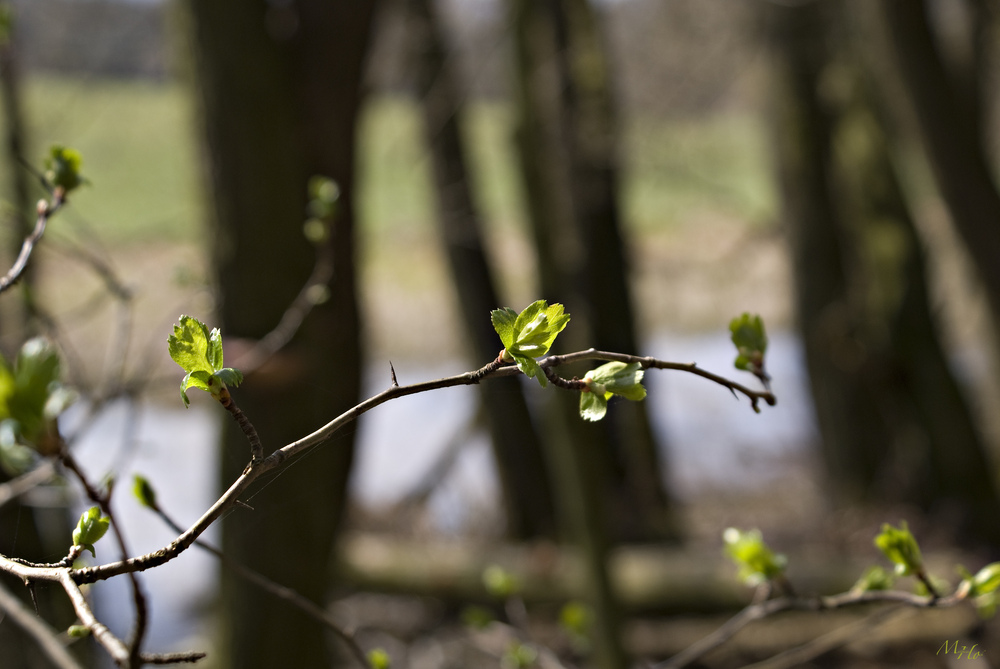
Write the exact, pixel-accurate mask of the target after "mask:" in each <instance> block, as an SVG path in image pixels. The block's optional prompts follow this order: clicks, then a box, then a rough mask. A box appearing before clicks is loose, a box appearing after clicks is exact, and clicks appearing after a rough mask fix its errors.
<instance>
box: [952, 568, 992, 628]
mask: <svg viewBox="0 0 1000 669" xmlns="http://www.w3.org/2000/svg"><path fill="white" fill-rule="evenodd" d="M959 573H960V574H961V575H962V577H963V578H962V583H961V584H960V585H959V588H958V589H959V592H964V593H965V595H966V597H968V598H969V599H971V600H972V601H973V603H974V604H975V606H976V610H977V611H978V612H979V615H980V616H982V617H983V618H991V617H993V615H994V614H995V613H996V610H997V606H998V605H1000V592H998V590H1000V562H991V563H990V564H988V565H986V566H985V567H983V568H982V569H980V570H979V571H978V572H976V575H975V576H973V575H972V574H970V573H969V572H968V571H966V569H965V568H964V567H959Z"/></svg>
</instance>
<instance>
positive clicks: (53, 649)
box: [0, 470, 83, 669]
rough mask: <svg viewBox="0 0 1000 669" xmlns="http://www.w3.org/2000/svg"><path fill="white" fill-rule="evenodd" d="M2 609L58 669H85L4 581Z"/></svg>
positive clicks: (0, 589)
mask: <svg viewBox="0 0 1000 669" xmlns="http://www.w3.org/2000/svg"><path fill="white" fill-rule="evenodd" d="M36 471H37V470H36ZM0 610H2V611H3V612H4V613H5V614H6V617H8V618H10V619H11V620H12V621H14V623H15V624H17V625H18V626H20V627H21V629H23V630H24V631H25V632H27V633H28V634H29V635H31V637H32V638H34V639H35V641H37V642H38V646H39V647H40V648H41V649H42V652H44V653H45V655H46V657H48V658H49V660H50V661H51V662H52V664H53V665H54V666H56V667H58V669H83V668H82V665H80V664H79V663H77V661H76V660H75V659H73V656H72V655H70V654H69V651H67V650H66V647H65V646H64V645H63V644H62V643H60V641H59V637H58V635H59V633H58V632H57V631H56V630H54V629H52V628H51V627H49V626H48V625H47V624H46V623H45V621H44V620H42V619H41V618H40V617H38V615H36V614H35V613H33V612H32V611H29V610H28V609H27V608H26V607H25V606H24V604H22V603H21V601H20V600H19V599H18V598H17V597H15V596H14V593H12V592H11V591H10V590H8V589H7V586H5V585H4V584H3V583H0Z"/></svg>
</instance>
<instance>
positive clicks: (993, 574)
mask: <svg viewBox="0 0 1000 669" xmlns="http://www.w3.org/2000/svg"><path fill="white" fill-rule="evenodd" d="M972 586H973V592H974V593H975V595H976V596H977V597H978V596H979V595H985V594H988V593H991V592H996V591H997V589H998V588H1000V562H991V563H990V564H988V565H986V566H985V567H983V568H982V569H980V570H979V571H978V572H976V575H975V576H973V577H972Z"/></svg>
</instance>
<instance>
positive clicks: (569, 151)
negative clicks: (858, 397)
mask: <svg viewBox="0 0 1000 669" xmlns="http://www.w3.org/2000/svg"><path fill="white" fill-rule="evenodd" d="M511 7H512V10H511V16H512V25H514V35H515V72H516V77H515V79H516V82H515V85H516V93H515V96H516V100H517V102H516V104H517V107H518V116H519V121H518V124H519V125H518V129H517V148H518V156H519V161H520V165H521V172H522V181H523V184H524V189H525V195H526V197H525V200H526V205H527V212H528V218H529V221H530V224H531V229H532V232H533V235H534V241H535V248H536V254H537V258H538V263H537V264H538V268H539V283H540V290H541V296H543V297H544V298H545V299H547V300H549V301H550V302H554V301H559V302H563V303H564V304H566V306H567V310H568V311H570V312H571V313H572V314H573V325H572V328H570V329H569V330H568V331H567V332H566V334H564V335H563V338H564V339H563V338H561V339H560V341H561V342H562V343H563V346H566V347H570V348H585V347H588V346H597V347H604V348H610V349H613V350H621V351H627V352H638V350H637V349H638V344H637V341H636V334H635V331H634V316H633V313H632V306H631V304H632V300H631V295H630V291H629V286H628V266H627V262H626V254H625V251H624V247H625V245H624V242H623V239H622V232H621V224H620V220H619V204H618V201H617V169H616V165H617V162H618V161H617V155H616V151H617V128H616V119H615V109H614V104H613V96H612V92H611V89H610V81H609V74H608V69H609V65H608V63H607V57H606V53H605V49H604V46H603V43H602V41H601V35H600V32H599V30H598V25H597V19H596V17H595V15H594V14H593V10H592V8H591V7H590V6H589V4H587V3H586V2H576V1H572V2H571V1H569V0H565V1H560V0H549V1H546V2H538V3H521V2H512V5H511ZM573 371H574V372H581V370H573ZM583 371H585V370H583ZM573 429H574V430H578V431H579V433H580V434H579V435H578V436H576V437H574V438H573V441H574V442H576V441H577V439H583V438H587V439H594V440H598V441H597V442H595V443H602V444H603V446H602V447H600V448H596V449H595V452H594V456H595V458H596V459H595V460H594V461H592V462H591V463H590V464H591V466H593V467H594V468H595V470H597V471H598V472H600V476H599V477H598V480H602V481H603V484H602V485H603V486H604V488H605V491H606V493H607V494H608V498H609V503H610V518H611V519H612V523H613V528H614V529H613V532H614V538H615V539H639V540H645V539H662V538H672V537H674V536H675V532H676V528H675V527H674V525H673V514H672V511H671V508H670V503H669V499H668V497H667V495H666V493H665V491H664V489H663V484H662V473H663V465H662V463H661V462H660V458H659V457H658V454H657V450H656V441H655V438H654V436H653V433H652V430H651V428H650V425H649V420H648V416H647V414H646V406H645V405H644V404H641V403H639V404H633V403H627V402H622V403H618V404H616V405H614V406H613V407H612V411H610V412H609V415H608V419H607V420H606V421H605V422H604V423H601V424H598V425H586V426H580V427H576V428H573Z"/></svg>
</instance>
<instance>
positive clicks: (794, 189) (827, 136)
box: [766, 3, 891, 501]
mask: <svg viewBox="0 0 1000 669" xmlns="http://www.w3.org/2000/svg"><path fill="white" fill-rule="evenodd" d="M826 9H827V6H826V5H824V4H822V3H808V4H805V5H796V6H778V5H772V6H770V7H769V11H768V14H767V17H766V18H767V20H768V23H769V30H770V39H771V41H772V46H773V49H774V58H773V64H774V67H773V72H772V76H773V80H774V81H773V89H772V95H771V99H772V103H773V108H772V110H771V122H772V127H773V132H772V136H773V140H774V145H775V154H776V160H777V169H778V176H779V183H780V187H781V196H782V199H781V202H782V209H783V211H782V219H783V221H784V225H785V229H786V234H787V235H788V241H789V245H790V248H791V253H792V262H793V270H794V277H795V289H796V294H795V307H796V314H797V319H798V327H799V331H800V333H801V335H802V340H803V345H804V347H805V354H806V368H807V370H808V372H809V380H810V388H811V391H812V396H813V402H814V404H815V406H816V417H817V422H818V424H819V429H820V436H821V453H822V456H823V462H824V465H825V468H826V473H827V476H828V477H829V480H830V484H831V488H832V490H833V491H834V493H835V494H836V495H837V496H838V497H839V498H840V499H841V500H842V501H859V500H861V499H864V498H866V497H867V496H868V494H869V492H870V491H871V490H872V488H873V485H874V482H875V479H876V478H877V476H878V474H879V471H880V466H881V463H882V462H884V460H885V457H886V453H887V446H886V445H887V444H888V443H889V441H890V437H891V435H890V434H889V432H888V430H887V427H886V425H885V424H884V422H883V421H882V419H881V416H880V415H879V413H878V410H877V406H878V402H877V400H878V398H877V397H876V395H875V389H874V388H873V387H872V386H871V385H870V384H868V382H867V378H866V377H867V371H866V370H865V365H866V364H867V360H866V359H865V351H864V345H863V343H862V341H861V339H860V337H861V333H860V332H859V328H860V323H859V322H858V319H857V318H856V316H855V314H854V313H852V305H851V304H850V296H849V294H848V293H849V288H848V269H847V262H848V261H847V258H846V255H847V248H848V246H849V242H848V240H847V239H846V233H845V231H844V230H843V229H842V225H841V223H840V221H839V219H838V212H837V204H836V202H835V197H834V195H833V193H831V190H830V185H831V183H832V180H833V179H834V175H833V173H832V172H833V169H834V168H833V164H832V161H833V156H832V150H833V149H832V146H831V141H832V133H833V123H834V119H833V118H831V116H830V114H829V113H828V111H827V110H826V109H825V108H824V107H823V105H822V103H821V100H820V91H819V76H820V72H821V70H822V68H823V67H824V65H826V63H827V61H828V59H829V53H828V45H827V43H826V39H825V37H826V35H825V31H824V28H823V26H824V24H825V22H826V21H827V20H828V19H829V16H828V12H827V11H826Z"/></svg>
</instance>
